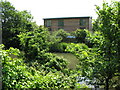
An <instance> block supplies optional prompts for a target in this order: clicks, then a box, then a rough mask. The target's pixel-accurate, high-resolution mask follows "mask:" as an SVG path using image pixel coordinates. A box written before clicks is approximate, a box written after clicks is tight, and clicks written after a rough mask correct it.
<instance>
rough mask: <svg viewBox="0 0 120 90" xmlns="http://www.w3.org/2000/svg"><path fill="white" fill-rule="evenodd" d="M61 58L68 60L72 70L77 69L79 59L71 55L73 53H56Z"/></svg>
mask: <svg viewBox="0 0 120 90" xmlns="http://www.w3.org/2000/svg"><path fill="white" fill-rule="evenodd" d="M54 54H56V55H57V56H59V57H63V58H64V59H66V60H67V61H68V62H69V65H68V67H69V68H70V69H74V68H75V67H76V64H78V60H77V58H76V57H75V56H74V55H73V54H71V53H54Z"/></svg>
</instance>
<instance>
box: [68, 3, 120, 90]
mask: <svg viewBox="0 0 120 90" xmlns="http://www.w3.org/2000/svg"><path fill="white" fill-rule="evenodd" d="M96 8H97V14H98V15H99V17H98V19H97V21H96V22H95V23H94V30H96V31H99V32H100V36H94V37H93V38H92V42H96V41H98V43H95V44H98V45H94V46H95V47H94V48H82V46H78V45H76V46H72V47H69V48H68V50H69V51H71V52H73V53H75V55H76V56H77V57H78V58H79V60H80V64H79V70H81V71H82V75H83V76H86V77H88V78H90V79H92V80H95V83H97V84H99V85H104V86H105V89H106V90H108V89H109V88H110V87H119V86H120V85H119V84H117V83H116V82H117V81H115V82H114V80H115V79H116V78H119V76H120V43H119V42H120V2H112V3H111V4H108V3H106V2H104V3H103V7H102V8H100V7H98V6H97V7H96ZM97 39H98V40H97ZM99 40H101V41H99ZM76 47H79V48H76ZM72 48H73V49H72ZM95 83H94V84H95Z"/></svg>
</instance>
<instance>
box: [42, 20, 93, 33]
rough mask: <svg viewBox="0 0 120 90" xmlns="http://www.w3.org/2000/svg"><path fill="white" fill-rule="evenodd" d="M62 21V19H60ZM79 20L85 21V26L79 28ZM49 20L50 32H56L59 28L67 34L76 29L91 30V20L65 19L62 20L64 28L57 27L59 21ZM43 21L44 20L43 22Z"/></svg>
mask: <svg viewBox="0 0 120 90" xmlns="http://www.w3.org/2000/svg"><path fill="white" fill-rule="evenodd" d="M61 19H62V18H61ZM80 19H85V20H86V21H87V23H88V24H87V25H86V26H80ZM49 20H51V27H49V28H51V31H56V30H58V29H59V28H63V29H64V30H65V31H67V32H71V31H75V30H76V29H80V28H81V29H84V28H85V29H88V30H91V29H92V21H91V20H92V19H91V18H67V19H64V18H63V19H62V20H63V21H64V27H62V26H58V20H60V19H49ZM44 21H45V20H44Z"/></svg>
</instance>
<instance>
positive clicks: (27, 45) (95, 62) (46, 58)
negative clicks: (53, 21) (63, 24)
mask: <svg viewBox="0 0 120 90" xmlns="http://www.w3.org/2000/svg"><path fill="white" fill-rule="evenodd" d="M0 3H1V6H2V25H3V26H2V31H3V44H4V45H5V46H4V45H0V48H1V49H2V50H1V51H2V52H0V55H1V58H2V66H3V68H2V73H3V76H2V80H3V88H4V89H9V88H44V89H47V88H57V89H59V88H71V89H76V88H87V86H86V85H81V84H79V83H78V81H79V80H78V79H76V78H77V77H85V78H87V79H89V80H91V81H90V82H89V83H90V84H93V85H99V86H100V87H105V89H106V90H108V89H109V88H120V80H119V79H120V64H119V63H120V44H119V42H120V2H112V3H111V4H110V5H109V4H108V3H106V2H104V3H103V7H102V8H100V7H98V6H97V7H96V9H97V13H98V15H99V17H98V19H97V20H96V21H95V22H94V24H93V29H94V32H92V33H91V32H89V31H88V30H81V29H78V30H76V31H75V32H73V33H72V34H70V33H67V32H65V31H64V30H59V31H57V32H53V33H50V32H49V31H48V30H47V28H45V27H43V26H37V25H36V24H35V23H34V22H32V15H31V14H30V13H28V12H27V11H21V12H20V11H17V10H16V9H15V8H14V7H13V6H12V5H11V4H10V2H7V1H2V2H0ZM69 35H74V36H75V37H76V38H75V43H66V41H67V36H69ZM51 52H52V53H53V52H61V53H63V52H64V53H72V54H74V55H75V56H76V57H77V58H78V60H79V63H78V64H77V68H76V69H74V70H72V69H71V70H70V69H69V68H67V64H68V63H67V61H66V60H64V59H63V58H60V57H58V56H56V55H55V54H52V53H51ZM13 56H15V57H13Z"/></svg>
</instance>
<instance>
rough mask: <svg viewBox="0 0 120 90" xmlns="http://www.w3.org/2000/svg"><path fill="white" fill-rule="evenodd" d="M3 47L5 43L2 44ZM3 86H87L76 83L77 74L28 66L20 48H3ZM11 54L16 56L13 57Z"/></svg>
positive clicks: (6, 87)
mask: <svg viewBox="0 0 120 90" xmlns="http://www.w3.org/2000/svg"><path fill="white" fill-rule="evenodd" d="M0 48H3V45H0ZM1 54H2V65H3V68H2V71H3V78H2V80H3V88H4V89H8V88H54V89H55V88H58V89H59V88H75V87H76V88H77V87H80V88H82V87H86V86H84V85H80V84H76V79H75V77H76V76H77V75H76V74H72V73H71V75H69V76H68V75H67V74H66V75H65V74H64V73H62V72H60V71H56V72H55V73H52V72H48V73H46V72H45V71H43V70H42V69H41V70H36V69H35V68H34V67H28V66H27V65H26V64H25V63H24V61H23V59H22V58H20V57H21V56H20V51H19V50H18V49H14V48H10V49H9V50H2V53H1ZM11 55H15V56H16V57H14V58H12V57H10V56H11Z"/></svg>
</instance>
